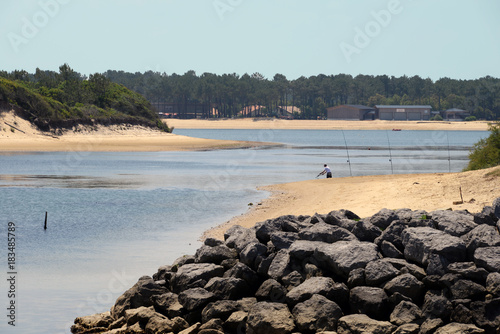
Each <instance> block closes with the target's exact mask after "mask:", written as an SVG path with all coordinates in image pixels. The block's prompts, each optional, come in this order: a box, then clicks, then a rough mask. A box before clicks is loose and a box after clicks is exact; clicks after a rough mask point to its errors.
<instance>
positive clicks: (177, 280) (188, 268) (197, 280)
mask: <svg viewBox="0 0 500 334" xmlns="http://www.w3.org/2000/svg"><path fill="white" fill-rule="evenodd" d="M223 274H224V268H223V267H222V266H219V265H216V264H213V263H189V264H185V265H183V266H182V267H180V268H179V269H178V270H177V272H176V274H175V275H174V277H173V278H172V282H171V283H172V284H171V285H172V289H173V292H176V293H179V292H181V291H182V290H185V289H189V288H196V287H203V286H204V285H205V284H206V283H207V282H208V281H209V280H210V279H211V278H212V277H217V276H222V275H223Z"/></svg>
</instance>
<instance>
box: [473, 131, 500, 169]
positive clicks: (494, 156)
mask: <svg viewBox="0 0 500 334" xmlns="http://www.w3.org/2000/svg"><path fill="white" fill-rule="evenodd" d="M489 131H490V132H491V133H490V135H489V137H488V138H485V139H481V140H480V141H479V142H477V143H476V144H474V148H473V149H472V151H471V153H470V154H469V165H468V166H467V167H466V168H465V170H476V169H483V168H490V167H495V166H498V165H500V123H492V124H490V125H489Z"/></svg>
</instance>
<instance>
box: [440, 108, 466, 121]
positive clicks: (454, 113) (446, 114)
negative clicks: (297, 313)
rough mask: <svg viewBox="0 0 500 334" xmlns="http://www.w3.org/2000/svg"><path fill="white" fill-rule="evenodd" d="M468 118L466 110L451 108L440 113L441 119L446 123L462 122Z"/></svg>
mask: <svg viewBox="0 0 500 334" xmlns="http://www.w3.org/2000/svg"><path fill="white" fill-rule="evenodd" d="M468 116H470V113H469V112H468V111H467V110H463V109H458V108H451V109H448V110H445V111H442V112H441V117H443V119H445V120H447V121H463V120H464V119H465V118H466V117H468Z"/></svg>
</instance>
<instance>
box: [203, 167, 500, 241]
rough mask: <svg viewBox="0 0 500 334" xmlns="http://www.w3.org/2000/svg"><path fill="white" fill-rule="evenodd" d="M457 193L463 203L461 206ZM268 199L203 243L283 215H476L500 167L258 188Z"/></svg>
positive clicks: (496, 186) (497, 181)
mask: <svg viewBox="0 0 500 334" xmlns="http://www.w3.org/2000/svg"><path fill="white" fill-rule="evenodd" d="M460 188H461V190H462V195H463V200H464V203H463V204H454V202H457V201H460V200H461V197H460ZM258 189H259V190H264V191H268V192H269V193H270V195H269V196H268V197H267V198H265V199H264V200H262V201H261V202H260V203H258V204H257V205H254V206H253V207H251V208H249V209H248V210H247V212H245V213H243V214H241V215H239V216H235V217H233V218H231V219H230V220H229V221H227V222H225V223H223V224H220V225H217V226H214V227H213V228H211V229H209V230H207V231H205V232H204V233H203V234H202V236H201V240H204V239H206V238H209V237H211V238H216V239H221V240H223V239H224V232H225V231H226V230H227V229H228V228H230V227H231V226H233V225H241V226H243V227H246V228H249V227H252V226H254V225H255V224H256V223H258V222H261V221H265V220H267V219H272V218H276V217H279V216H282V215H314V214H315V213H319V214H326V213H328V212H330V211H332V210H341V209H345V210H350V211H352V212H354V213H355V214H357V215H358V216H360V217H361V218H364V217H368V216H372V215H373V214H375V213H377V212H378V211H380V210H381V209H383V208H387V209H391V210H396V209H401V208H409V209H412V210H426V211H428V212H430V211H434V210H440V209H443V210H447V209H452V210H468V211H469V212H480V211H481V210H482V208H483V207H484V206H488V205H491V203H492V201H493V200H494V199H495V198H497V197H498V194H500V167H498V166H497V167H492V168H488V169H482V170H477V171H467V172H458V173H430V174H394V175H369V176H355V177H344V178H332V179H314V180H307V181H300V182H292V183H282V184H276V185H268V186H263V187H259V188H258Z"/></svg>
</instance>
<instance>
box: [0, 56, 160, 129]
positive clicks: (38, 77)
mask: <svg viewBox="0 0 500 334" xmlns="http://www.w3.org/2000/svg"><path fill="white" fill-rule="evenodd" d="M0 103H1V104H2V106H3V107H4V109H5V108H8V109H9V108H11V107H14V108H16V107H18V108H16V109H17V111H18V112H19V113H22V114H23V115H22V116H24V118H26V119H28V120H30V121H31V122H32V123H34V124H35V125H37V126H38V127H39V128H40V129H42V130H45V131H48V130H54V129H57V128H72V127H73V126H75V125H77V124H85V125H95V124H104V125H111V124H123V123H128V124H133V125H144V126H148V127H152V128H159V129H161V130H163V131H167V132H170V129H169V128H168V126H167V125H166V124H165V123H163V122H162V121H161V120H160V119H159V117H158V113H157V112H156V111H155V109H154V108H153V107H152V105H151V103H150V102H149V101H148V100H147V99H146V98H144V96H142V95H141V94H139V93H136V92H134V91H132V90H130V89H128V88H126V87H125V86H123V85H120V84H118V83H114V82H112V81H111V80H110V79H109V78H108V77H107V76H106V75H104V74H100V73H95V74H91V75H90V76H89V77H86V76H83V75H81V74H80V73H78V72H75V71H74V70H73V69H71V67H69V66H68V65H67V64H64V65H62V66H60V67H59V72H54V71H43V70H40V69H38V68H37V69H36V72H35V73H33V74H30V73H28V72H26V71H13V72H5V71H0Z"/></svg>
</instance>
